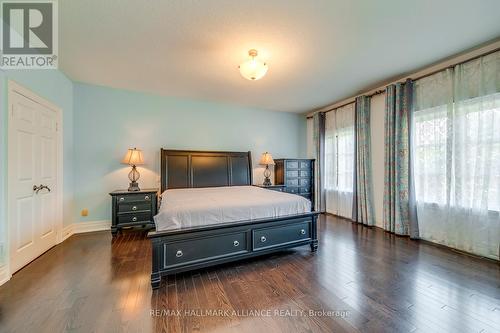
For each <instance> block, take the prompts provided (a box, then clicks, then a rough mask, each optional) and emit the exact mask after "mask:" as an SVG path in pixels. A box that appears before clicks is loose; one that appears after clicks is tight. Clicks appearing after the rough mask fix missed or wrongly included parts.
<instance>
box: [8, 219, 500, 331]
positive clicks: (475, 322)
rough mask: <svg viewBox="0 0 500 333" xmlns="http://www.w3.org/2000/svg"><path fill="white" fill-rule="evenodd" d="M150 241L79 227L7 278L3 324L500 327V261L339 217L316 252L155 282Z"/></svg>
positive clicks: (47, 327) (69, 327)
mask: <svg viewBox="0 0 500 333" xmlns="http://www.w3.org/2000/svg"><path fill="white" fill-rule="evenodd" d="M150 251H151V248H150V242H149V241H148V240H147V239H146V238H145V234H144V233H143V232H134V233H133V232H125V233H123V234H122V235H120V236H118V237H117V238H115V240H113V241H112V239H111V235H110V233H109V232H101V233H92V234H83V235H75V236H73V237H71V238H69V239H68V240H67V241H65V242H64V243H62V244H60V245H58V246H56V247H55V248H53V249H52V250H50V251H49V252H47V253H45V254H44V255H43V256H41V257H40V258H38V259H37V260H35V261H34V262H33V263H31V264H30V265H28V266H27V267H25V268H24V269H22V270H21V271H19V272H18V273H17V274H15V275H14V276H13V278H12V279H11V280H10V281H9V282H7V283H6V284H4V285H3V286H1V287H0V331H1V332H63V331H68V332H122V331H126V332H149V331H163V332H190V331H199V332H262V333H267V332H316V331H318V332H319V331H322V332H358V331H361V332H500V265H499V264H498V263H496V262H492V261H488V260H482V259H479V258H475V257H471V256H466V255H463V254H460V253H456V252H453V251H451V250H448V249H443V248H440V247H436V246H433V245H429V244H425V243H419V242H416V241H411V240H409V239H407V238H401V237H396V236H393V235H390V234H388V233H385V232H383V231H381V230H378V229H369V228H365V227H362V226H358V225H355V224H352V223H350V222H347V221H344V220H341V219H337V218H334V217H326V218H325V217H322V218H321V222H320V246H319V250H318V252H317V253H311V252H310V251H309V247H303V248H298V249H296V250H291V251H286V252H283V253H279V254H274V255H271V256H267V257H264V258H259V259H254V260H250V261H245V262H238V263H234V264H228V265H224V266H220V267H216V268H212V269H208V270H203V271H197V272H192V273H187V274H179V275H176V276H174V277H171V278H169V279H168V280H167V281H164V283H163V285H162V287H161V288H160V289H159V290H156V291H152V290H151V287H150V284H149V274H150V268H151V267H150V265H151V264H150V256H151V254H150ZM176 310H179V311H180V315H179V314H178V313H177V312H176ZM311 310H312V311H315V312H314V313H310V311H311ZM210 311H212V313H211V312H210ZM322 311H324V312H322ZM327 311H330V312H327ZM186 314H187V315H186Z"/></svg>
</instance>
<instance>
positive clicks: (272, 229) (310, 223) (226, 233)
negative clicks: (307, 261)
mask: <svg viewBox="0 0 500 333" xmlns="http://www.w3.org/2000/svg"><path fill="white" fill-rule="evenodd" d="M317 217H318V213H314V212H313V213H307V214H301V215H291V216H285V217H279V218H273V219H261V220H253V221H242V222H232V223H225V224H218V225H208V226H203V227H195V228H185V229H177V230H172V231H161V232H156V231H154V232H150V233H149V234H148V237H149V238H151V240H152V246H153V258H152V259H153V264H152V273H151V285H152V287H153V289H156V288H159V287H160V284H161V278H162V276H165V275H169V274H174V273H180V272H184V271H189V270H193V269H199V268H203V267H208V266H212V265H217V264H222V263H226V262H231V261H235V260H240V259H245V258H250V257H255V256H259V255H262V254H267V253H271V252H275V251H279V250H283V249H286V248H291V247H296V246H302V245H310V247H311V251H316V249H317V247H318V236H317Z"/></svg>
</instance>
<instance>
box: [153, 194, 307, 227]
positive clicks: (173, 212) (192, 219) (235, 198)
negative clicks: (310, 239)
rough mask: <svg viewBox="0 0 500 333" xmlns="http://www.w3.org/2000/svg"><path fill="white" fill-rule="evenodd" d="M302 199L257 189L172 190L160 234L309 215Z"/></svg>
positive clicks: (163, 204)
mask: <svg viewBox="0 0 500 333" xmlns="http://www.w3.org/2000/svg"><path fill="white" fill-rule="evenodd" d="M310 211H311V202H310V201H309V200H307V199H305V198H303V197H301V196H299V195H295V194H289V193H284V192H277V191H271V190H266V189H263V188H260V187H256V186H231V187H208V188H187V189H171V190H166V191H165V192H163V193H162V199H161V205H160V210H159V213H158V214H157V215H156V216H155V217H154V221H155V224H156V230H157V231H163V230H174V229H179V228H191V227H197V226H204V225H211V224H217V223H226V222H236V221H246V220H255V219H261V218H275V217H280V216H286V215H296V214H303V213H309V212H310Z"/></svg>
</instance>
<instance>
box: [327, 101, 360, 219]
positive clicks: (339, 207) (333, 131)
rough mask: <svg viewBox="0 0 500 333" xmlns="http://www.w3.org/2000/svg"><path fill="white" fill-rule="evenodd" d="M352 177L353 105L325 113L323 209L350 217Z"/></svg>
mask: <svg viewBox="0 0 500 333" xmlns="http://www.w3.org/2000/svg"><path fill="white" fill-rule="evenodd" d="M353 178H354V104H349V105H347V106H344V107H342V108H339V109H336V110H334V111H331V112H329V113H327V114H326V120H325V190H326V210H327V212H330V213H332V214H336V215H340V216H344V217H349V218H350V217H351V216H352V196H353Z"/></svg>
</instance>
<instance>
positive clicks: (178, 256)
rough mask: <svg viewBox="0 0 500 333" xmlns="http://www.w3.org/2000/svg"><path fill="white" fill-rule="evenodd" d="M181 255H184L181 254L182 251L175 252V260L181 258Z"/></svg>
mask: <svg viewBox="0 0 500 333" xmlns="http://www.w3.org/2000/svg"><path fill="white" fill-rule="evenodd" d="M183 254H184V253H182V251H181V250H179V251H177V253H176V254H175V256H176V257H177V258H180V257H182V255H183Z"/></svg>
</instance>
